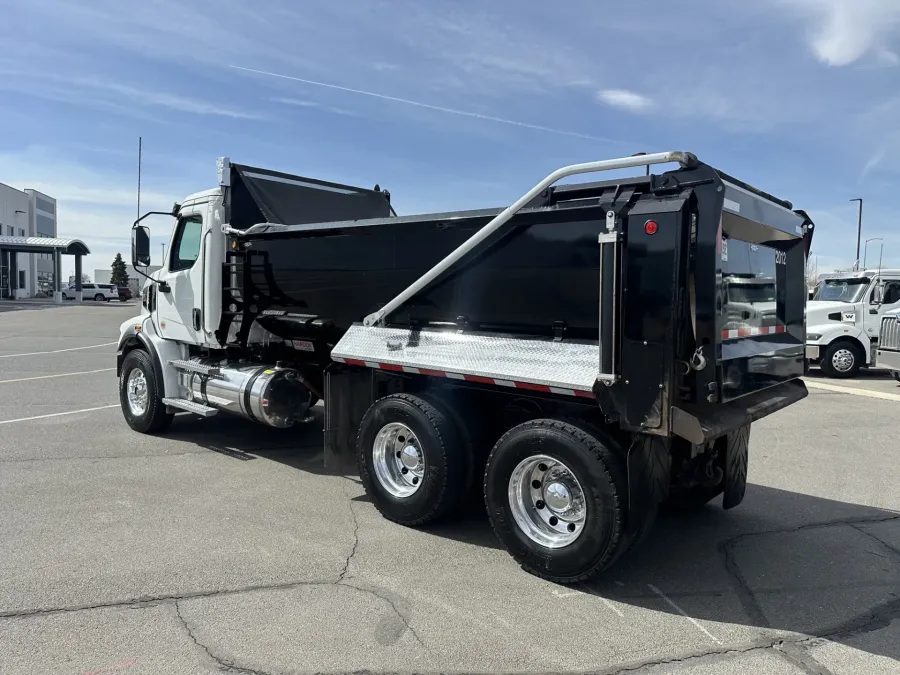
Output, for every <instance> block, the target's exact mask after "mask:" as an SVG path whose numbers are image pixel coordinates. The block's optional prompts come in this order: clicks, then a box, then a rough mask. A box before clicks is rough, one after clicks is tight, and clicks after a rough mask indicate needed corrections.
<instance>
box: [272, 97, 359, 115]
mask: <svg viewBox="0 0 900 675" xmlns="http://www.w3.org/2000/svg"><path fill="white" fill-rule="evenodd" d="M272 102H273V103H281V104H283V105H290V106H294V107H295V108H311V109H315V110H322V111H324V112H327V113H331V114H333V115H346V116H348V117H357V116H358V113H355V112H353V111H352V110H347V109H346V108H336V107H334V106H330V105H324V104H322V103H318V102H316V101H307V100H304V99H300V98H290V97H277V98H273V99H272Z"/></svg>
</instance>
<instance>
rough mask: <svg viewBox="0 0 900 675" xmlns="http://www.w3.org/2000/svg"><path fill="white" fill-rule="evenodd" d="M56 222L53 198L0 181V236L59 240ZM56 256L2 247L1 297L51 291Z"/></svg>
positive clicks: (23, 295) (14, 296) (23, 296)
mask: <svg viewBox="0 0 900 675" xmlns="http://www.w3.org/2000/svg"><path fill="white" fill-rule="evenodd" d="M56 225H57V221H56V200H55V199H54V198H53V197H50V196H48V195H45V194H43V193H42V192H38V191H37V190H24V191H23V190H17V189H15V188H13V187H10V186H9V185H4V184H3V183H0V237H16V238H34V237H41V238H47V239H55V238H56ZM7 241H9V240H7ZM0 248H2V247H0ZM48 251H49V249H48ZM53 256H54V254H53V253H52V252H46V253H22V252H17V251H15V250H10V249H2V250H0V298H28V297H31V296H33V295H34V294H35V293H37V292H38V291H44V292H51V291H52V290H53Z"/></svg>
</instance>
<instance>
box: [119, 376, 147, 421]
mask: <svg viewBox="0 0 900 675" xmlns="http://www.w3.org/2000/svg"><path fill="white" fill-rule="evenodd" d="M125 393H126V395H127V396H128V407H129V409H130V410H131V412H132V413H133V414H135V415H138V416H140V415H143V414H144V412H146V410H147V398H148V394H147V378H146V376H145V375H144V371H142V370H140V369H139V368H135V369H134V370H132V371H131V372H130V373H128V381H127V382H126V383H125Z"/></svg>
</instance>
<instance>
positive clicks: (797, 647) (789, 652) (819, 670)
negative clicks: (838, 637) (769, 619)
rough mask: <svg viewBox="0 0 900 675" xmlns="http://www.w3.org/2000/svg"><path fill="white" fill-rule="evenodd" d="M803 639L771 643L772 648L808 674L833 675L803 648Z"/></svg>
mask: <svg viewBox="0 0 900 675" xmlns="http://www.w3.org/2000/svg"><path fill="white" fill-rule="evenodd" d="M803 644H804V643H803V641H784V642H780V643H778V644H775V645H773V646H772V647H773V649H774V650H775V651H776V652H778V653H779V654H780V655H781V657H782V658H783V659H784V660H785V661H787V662H788V663H790V664H791V665H794V666H796V667H797V668H799V669H800V670H802V671H803V672H804V673H808V674H809V675H833V673H832V672H831V671H830V670H829V669H828V668H826V667H825V666H824V665H823V664H821V663H819V662H818V661H816V659H814V658H813V656H812V654H810V653H809V652H808V651H806V650H805V649H804V648H803Z"/></svg>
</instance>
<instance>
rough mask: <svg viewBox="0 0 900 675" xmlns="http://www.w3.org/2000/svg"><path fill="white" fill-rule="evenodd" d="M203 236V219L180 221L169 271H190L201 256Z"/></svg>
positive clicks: (191, 217)
mask: <svg viewBox="0 0 900 675" xmlns="http://www.w3.org/2000/svg"><path fill="white" fill-rule="evenodd" d="M202 234H203V219H202V218H201V217H200V216H188V217H187V218H182V219H181V220H179V221H178V230H176V232H175V239H174V241H173V242H172V259H171V261H170V265H169V271H171V272H177V271H178V270H189V269H190V268H191V267H193V266H194V262H195V261H196V260H197V258H198V257H199V256H200V238H201V236H202Z"/></svg>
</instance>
